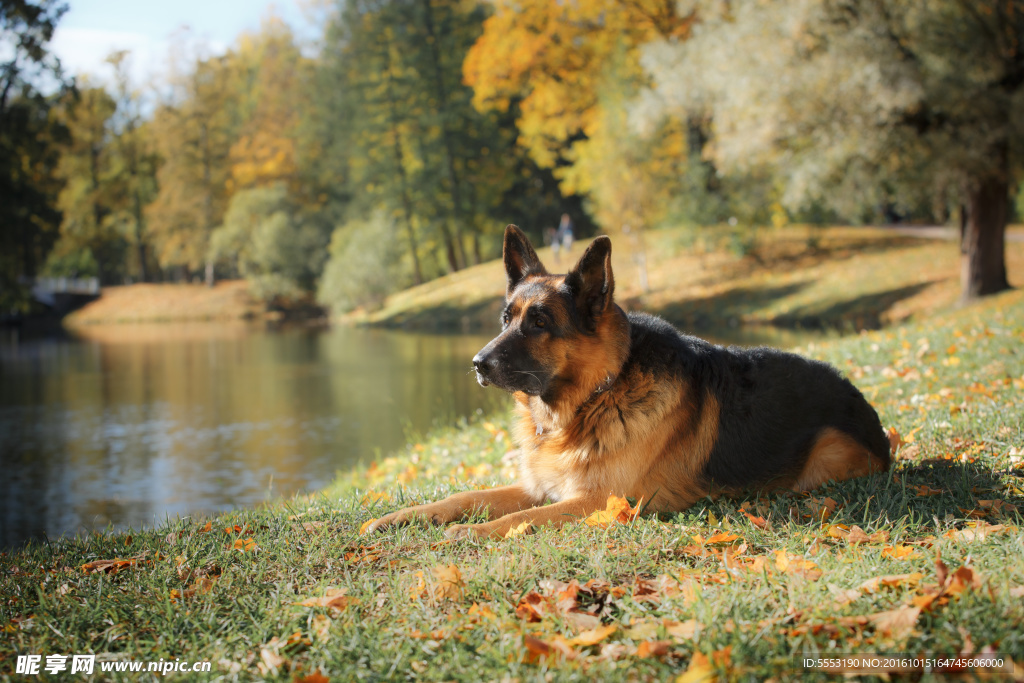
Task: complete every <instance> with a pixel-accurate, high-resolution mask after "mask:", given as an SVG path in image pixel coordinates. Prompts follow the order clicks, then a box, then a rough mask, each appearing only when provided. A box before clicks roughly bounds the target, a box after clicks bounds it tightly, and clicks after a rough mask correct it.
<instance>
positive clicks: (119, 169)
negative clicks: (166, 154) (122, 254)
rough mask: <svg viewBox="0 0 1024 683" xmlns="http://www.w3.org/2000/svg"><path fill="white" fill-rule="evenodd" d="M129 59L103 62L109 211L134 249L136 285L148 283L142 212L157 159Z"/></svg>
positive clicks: (124, 55)
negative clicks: (108, 95)
mask: <svg viewBox="0 0 1024 683" xmlns="http://www.w3.org/2000/svg"><path fill="white" fill-rule="evenodd" d="M130 60H131V55H130V54H129V53H128V52H126V51H117V52H114V53H112V54H111V55H110V56H109V57H108V58H107V63H109V64H110V65H111V67H112V68H113V71H114V93H113V97H114V104H115V110H114V115H113V118H112V121H111V125H112V129H113V133H114V138H113V141H112V147H113V150H112V152H113V153H112V155H111V156H112V168H111V174H112V176H113V180H114V182H115V183H116V186H117V193H116V197H115V200H116V203H115V205H114V206H113V207H112V208H113V210H114V212H115V219H116V220H117V222H118V223H119V224H120V226H121V232H122V234H124V235H126V236H128V235H130V236H131V237H130V241H133V242H134V246H135V268H136V273H137V278H138V280H139V281H140V282H146V281H147V280H149V279H150V272H149V263H148V262H149V261H150V260H151V259H152V258H153V256H152V254H151V253H150V248H149V236H148V234H147V230H146V217H145V213H144V211H143V209H144V207H145V206H146V205H147V204H149V203H150V202H151V201H152V200H153V198H154V197H155V196H156V190H157V186H156V172H157V168H158V167H159V158H158V157H157V155H156V153H155V151H154V150H153V145H152V142H151V140H150V138H149V132H150V130H149V127H148V125H147V121H146V120H145V118H144V116H143V111H142V106H143V104H142V94H141V93H140V92H139V90H138V88H137V87H136V86H135V85H134V84H133V83H132V80H131V75H130Z"/></svg>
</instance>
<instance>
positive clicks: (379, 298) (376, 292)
mask: <svg viewBox="0 0 1024 683" xmlns="http://www.w3.org/2000/svg"><path fill="white" fill-rule="evenodd" d="M403 254H404V256H406V257H407V256H408V252H404V250H403V249H402V248H401V246H400V242H399V234H398V227H397V225H396V224H395V221H394V220H392V219H391V218H389V217H388V216H387V215H386V214H384V213H383V212H378V213H377V214H375V215H373V216H371V217H370V218H369V219H367V220H365V221H354V222H352V223H349V224H348V225H345V226H342V227H340V228H338V229H337V230H335V231H334V235H333V236H332V237H331V246H330V257H329V258H328V260H327V264H326V266H325V267H324V273H323V278H322V280H321V282H320V289H319V292H318V293H317V299H318V300H319V301H320V302H321V303H322V304H324V305H327V306H330V307H331V308H332V309H333V310H335V311H349V310H352V309H354V308H357V307H359V306H365V307H370V308H373V307H376V306H379V305H380V304H381V303H382V302H383V301H384V298H385V297H386V296H387V295H388V294H390V293H391V292H394V291H397V290H399V289H401V288H403V287H406V286H408V285H409V284H410V281H411V280H412V277H411V276H412V273H411V268H410V264H409V262H408V260H407V258H403Z"/></svg>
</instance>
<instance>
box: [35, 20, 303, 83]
mask: <svg viewBox="0 0 1024 683" xmlns="http://www.w3.org/2000/svg"><path fill="white" fill-rule="evenodd" d="M313 4H315V3H313V2H311V1H310V0H276V1H274V2H271V1H270V0H69V1H68V5H69V9H68V12H67V13H66V14H65V15H64V17H63V18H62V19H61V21H60V23H59V24H58V25H57V31H56V32H55V34H54V37H53V41H52V42H51V43H50V47H51V49H52V50H53V51H54V52H55V53H56V54H57V56H58V57H60V60H61V64H62V66H63V67H64V70H65V72H66V73H69V74H74V75H78V76H81V75H88V76H89V77H90V78H91V79H95V80H96V81H98V82H109V78H110V75H109V72H110V67H109V66H108V65H106V64H104V59H105V58H106V57H107V55H108V54H110V52H112V51H113V50H125V49H127V50H130V51H131V52H132V72H133V75H134V77H135V80H136V83H138V84H140V85H144V84H147V83H151V82H153V81H154V80H155V79H156V78H157V77H158V76H159V74H161V73H163V72H164V71H165V66H164V65H165V64H166V63H167V62H168V56H169V52H170V49H171V45H172V44H173V43H172V41H171V36H172V35H174V34H175V33H178V32H180V31H181V29H182V27H186V26H187V27H188V28H189V29H190V33H191V35H192V39H193V40H195V39H198V40H199V41H201V42H202V43H205V46H206V48H207V50H208V51H209V52H210V53H211V54H217V53H221V52H224V51H225V50H226V49H227V48H228V47H229V46H230V45H231V44H232V43H234V42H235V38H237V37H238V35H239V34H240V33H242V32H246V31H255V30H258V29H259V26H260V21H261V20H262V19H263V18H264V17H266V16H268V15H269V14H271V13H273V14H276V15H277V16H280V17H281V18H283V19H284V20H285V21H286V22H287V23H288V24H290V25H291V26H292V27H293V29H296V31H297V32H298V33H299V34H300V35H301V34H302V33H304V32H308V31H309V30H310V22H309V20H308V19H307V16H308V15H307V13H306V12H305V11H304V9H303V7H306V6H311V5H313Z"/></svg>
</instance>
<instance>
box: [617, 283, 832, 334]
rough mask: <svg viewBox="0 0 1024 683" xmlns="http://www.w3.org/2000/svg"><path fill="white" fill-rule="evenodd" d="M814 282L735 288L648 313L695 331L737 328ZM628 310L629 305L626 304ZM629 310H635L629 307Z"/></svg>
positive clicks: (676, 303)
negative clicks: (740, 320) (754, 313)
mask: <svg viewBox="0 0 1024 683" xmlns="http://www.w3.org/2000/svg"><path fill="white" fill-rule="evenodd" d="M813 282H814V281H813V280H808V281H806V282H795V283H793V284H788V285H782V286H779V287H734V288H733V289H730V290H727V291H724V292H721V293H720V294H716V295H714V296H709V297H704V298H703V299H684V300H682V301H673V302H671V303H669V304H666V305H664V306H661V307H653V308H647V309H646V310H647V312H648V313H653V314H655V315H659V316H661V317H662V318H664V319H665V320H667V321H669V322H670V323H672V324H673V325H676V326H679V327H683V328H687V329H694V330H714V329H716V328H719V327H722V326H723V325H726V324H731V325H733V326H735V324H736V321H737V319H738V318H739V317H740V316H741V315H744V314H746V313H749V312H751V311H754V310H757V309H759V308H762V307H764V306H767V305H769V304H770V303H771V302H773V301H775V300H777V299H782V298H784V297H787V296H790V295H791V294H796V293H797V292H799V291H801V290H803V289H806V288H807V287H809V286H810V285H811V284H813ZM626 303H627V306H629V303H630V302H626ZM629 308H630V309H636V307H634V306H629Z"/></svg>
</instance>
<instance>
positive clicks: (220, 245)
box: [210, 183, 326, 301]
mask: <svg viewBox="0 0 1024 683" xmlns="http://www.w3.org/2000/svg"><path fill="white" fill-rule="evenodd" d="M324 246H325V245H324V244H323V240H322V238H321V235H320V234H319V231H318V230H317V229H316V228H315V226H311V225H303V224H302V223H301V221H300V220H299V218H298V212H297V211H296V208H295V206H294V204H293V203H292V202H291V201H290V200H289V197H288V190H287V188H286V187H285V185H284V184H283V183H278V184H276V185H273V186H269V187H253V188H249V189H246V190H241V191H239V192H236V193H235V194H234V195H233V196H232V197H231V203H230V205H229V206H228V210H227V212H226V213H225V215H224V224H223V225H221V226H219V227H217V229H215V230H214V231H213V234H212V235H211V238H210V252H211V253H210V260H211V261H212V262H214V263H217V262H223V263H227V264H228V265H229V268H230V271H231V272H232V274H237V275H241V276H242V277H244V278H246V279H247V280H248V281H249V283H250V285H251V291H252V294H253V295H254V296H255V297H257V298H259V299H263V300H265V301H271V300H273V299H277V298H285V299H296V298H299V297H301V296H302V294H303V293H304V292H309V291H312V290H313V288H314V285H315V281H316V276H317V275H318V274H319V272H320V270H321V267H322V265H323V262H324V260H325V258H326V253H325V252H326V250H325V249H324Z"/></svg>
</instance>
